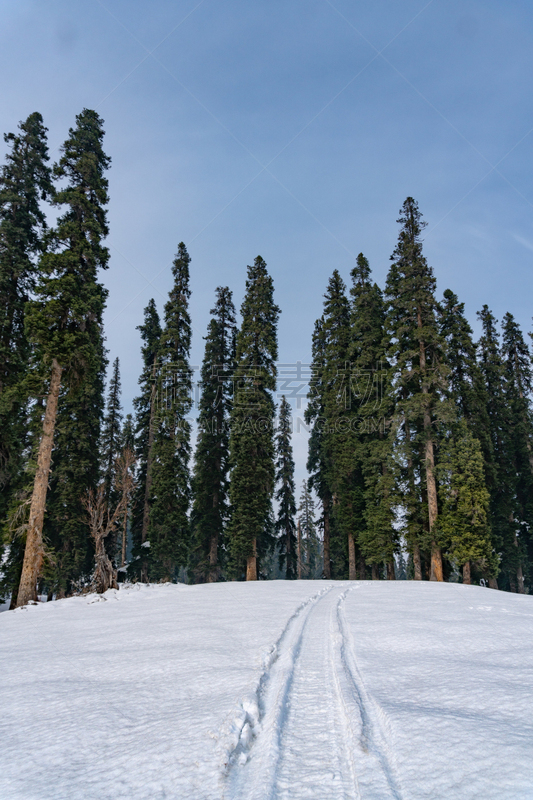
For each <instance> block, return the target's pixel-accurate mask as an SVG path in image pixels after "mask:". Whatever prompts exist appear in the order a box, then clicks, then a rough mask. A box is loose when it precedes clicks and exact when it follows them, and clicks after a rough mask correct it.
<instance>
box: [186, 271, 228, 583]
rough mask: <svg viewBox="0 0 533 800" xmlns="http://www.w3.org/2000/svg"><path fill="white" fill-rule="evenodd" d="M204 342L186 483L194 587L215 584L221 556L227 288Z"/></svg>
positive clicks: (225, 507)
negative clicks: (192, 459)
mask: <svg viewBox="0 0 533 800" xmlns="http://www.w3.org/2000/svg"><path fill="white" fill-rule="evenodd" d="M211 314H212V315H213V317H212V319H211V320H210V322H209V327H208V331H207V336H206V337H205V355H204V360H203V363H202V371H201V388H202V394H201V397H200V403H199V415H198V441H197V445H196V452H195V463H194V474H193V480H192V489H193V506H192V516H191V529H192V542H191V555H190V560H189V563H190V567H191V571H192V574H193V576H194V580H195V581H196V582H198V583H204V582H210V583H212V582H215V581H217V580H218V578H219V576H220V574H221V568H222V565H223V559H224V555H225V541H224V536H225V528H226V525H227V520H228V514H229V507H228V470H229V419H230V414H231V406H232V396H233V369H234V362H235V335H236V326H235V306H234V305H233V299H232V293H231V292H230V290H229V289H228V287H227V286H223V287H222V286H219V287H218V288H217V290H216V303H215V307H214V308H213V309H212V310H211Z"/></svg>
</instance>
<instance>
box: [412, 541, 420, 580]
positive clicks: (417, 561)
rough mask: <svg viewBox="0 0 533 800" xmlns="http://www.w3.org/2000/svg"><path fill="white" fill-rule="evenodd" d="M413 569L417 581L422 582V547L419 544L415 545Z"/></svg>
mask: <svg viewBox="0 0 533 800" xmlns="http://www.w3.org/2000/svg"><path fill="white" fill-rule="evenodd" d="M413 567H414V570H415V581H421V580H422V559H421V558H420V547H419V546H418V543H415V544H414V545H413Z"/></svg>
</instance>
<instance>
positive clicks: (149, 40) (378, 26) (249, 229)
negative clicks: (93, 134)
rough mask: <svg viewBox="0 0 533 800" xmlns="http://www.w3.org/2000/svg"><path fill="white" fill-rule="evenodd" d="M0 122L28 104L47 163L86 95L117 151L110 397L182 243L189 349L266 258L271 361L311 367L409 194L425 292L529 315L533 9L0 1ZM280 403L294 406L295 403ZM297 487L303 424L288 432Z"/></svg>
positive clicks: (464, 2) (126, 388)
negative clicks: (333, 288) (221, 295)
mask: <svg viewBox="0 0 533 800" xmlns="http://www.w3.org/2000/svg"><path fill="white" fill-rule="evenodd" d="M0 11H1V25H0V64H1V68H0V96H1V97H2V103H1V107H0V131H12V130H15V129H16V126H17V124H18V122H19V120H21V119H24V118H26V117H27V115H28V114H29V113H31V112H32V111H40V112H41V113H42V115H43V117H44V121H45V124H46V125H47V127H48V128H49V141H50V149H51V153H52V158H53V159H54V158H57V156H58V147H59V145H60V144H61V143H62V141H64V139H65V138H66V136H67V132H68V128H69V127H70V126H71V125H73V124H74V120H75V115H76V114H77V113H79V111H81V109H82V108H83V107H87V108H93V109H96V110H97V111H98V113H99V114H100V115H101V116H102V117H103V118H104V120H105V129H106V140H105V150H106V152H107V153H108V154H109V155H110V156H111V158H112V161H113V163H112V168H111V170H110V173H109V180H110V195H111V202H110V208H109V220H110V228H111V233H110V237H109V240H108V244H109V247H110V250H111V262H110V269H109V271H108V272H107V273H106V275H105V278H104V280H105V283H106V285H107V286H108V288H109V301H108V308H107V312H106V318H105V322H106V336H107V346H108V348H109V357H110V359H113V358H115V356H117V355H118V356H119V357H120V361H121V367H122V382H123V400H124V405H125V407H126V409H127V410H128V409H129V408H130V407H131V399H132V397H133V396H134V395H135V393H136V391H137V378H138V374H139V371H140V367H141V362H140V353H139V346H140V340H139V337H138V332H137V331H136V329H135V328H136V326H137V325H139V324H140V323H141V322H142V318H143V308H144V307H145V306H146V304H147V302H148V300H149V299H150V297H154V298H155V300H156V302H157V304H158V307H159V309H160V311H161V312H162V310H163V305H164V302H165V300H166V295H167V292H168V290H169V288H170V286H171V273H170V264H171V261H172V258H173V255H174V253H175V251H176V246H177V243H178V242H179V241H181V240H183V241H184V242H185V243H186V245H187V247H188V249H189V253H190V254H191V257H192V265H191V267H192V276H191V279H192V280H191V282H192V298H191V312H192V320H193V326H194V338H193V357H192V361H193V364H196V365H199V364H200V361H201V358H202V354H203V342H202V336H203V335H205V330H206V326H207V322H208V318H209V310H210V308H211V307H212V304H213V297H214V289H215V287H216V286H217V285H228V286H230V288H232V289H233V291H234V296H235V301H236V304H237V306H239V305H240V303H241V300H242V295H243V290H244V282H245V278H246V265H247V264H251V263H252V261H253V258H254V257H255V256H256V255H258V254H260V255H261V256H263V258H264V259H265V260H266V261H267V263H268V267H269V270H270V272H271V274H272V275H273V277H274V282H275V288H276V300H277V302H278V304H279V305H280V306H281V309H282V315H281V319H280V327H279V345H280V361H281V362H284V363H287V364H290V363H295V362H297V361H301V362H303V363H308V362H309V359H310V346H311V333H312V329H313V323H314V321H315V319H316V318H317V316H319V315H320V312H321V305H322V294H323V292H324V289H325V286H326V283H327V280H328V278H329V276H330V275H331V272H332V270H333V269H334V268H338V269H339V270H340V272H341V274H342V275H343V277H344V279H345V280H346V281H349V273H350V270H351V268H352V266H353V263H354V259H355V257H356V255H357V254H358V253H359V252H360V251H362V252H364V253H365V255H366V256H367V257H368V258H369V260H370V265H371V267H372V270H373V273H374V277H375V279H376V280H377V281H378V283H379V284H380V285H381V286H383V285H384V281H385V277H386V273H387V269H388V263H389V256H390V254H391V252H392V250H393V248H394V245H395V241H396V237H397V230H398V226H397V224H396V219H397V217H398V210H399V208H400V206H401V204H402V202H403V200H404V199H405V197H406V196H407V195H412V196H413V197H415V198H416V199H417V200H418V202H419V204H420V208H421V210H422V212H423V214H424V217H425V219H426V220H427V222H428V228H427V230H426V233H425V252H426V255H427V257H428V260H429V262H430V264H431V265H432V266H433V267H434V269H435V274H436V277H437V282H438V290H439V295H440V294H441V293H442V291H444V290H445V289H446V288H451V289H453V290H454V291H455V292H456V293H457V294H458V295H459V298H460V299H461V300H463V301H464V302H465V303H466V311H467V315H468V317H469V319H470V321H471V323H472V324H473V325H474V327H475V329H476V331H477V330H478V328H477V324H476V311H477V310H479V309H480V308H481V306H482V305H483V303H487V304H488V305H489V306H490V307H491V308H492V310H493V311H494V313H495V315H496V316H497V318H498V319H501V318H502V316H503V314H504V313H505V312H506V311H511V312H512V313H514V314H515V316H516V318H517V320H518V321H519V323H520V324H521V325H522V327H523V329H524V330H525V331H528V330H531V328H532V325H531V315H532V314H533V302H532V294H533V293H532V289H533V272H532V269H531V266H532V260H533V230H532V219H533V190H532V177H533V162H532V157H531V156H532V148H533V113H532V111H533V108H532V107H533V93H532V91H531V89H532V82H533V80H532V76H533V5H532V4H531V3H528V2H526V1H525V0H510V1H509V0H507V1H506V2H503V1H500V2H495V1H494V0H484V2H481V1H478V2H476V1H473V0H461V2H459V0H447V2H444V0H431V1H430V2H424V0H416V2H415V0H373V2H372V3H368V2H367V3H363V2H360V1H359V2H349V0H332V1H330V0H307V2H301V1H300V2H293V1H292V0H283V2H282V1H281V0H268V2H265V0H255V2H250V0H249V1H248V2H243V0H225V2H223V3H222V2H215V0H173V2H170V1H169V0H151V2H139V0H128V1H126V0H103V2H100V0H70V1H69V2H67V1H66V0H49V1H48V2H37V0H35V1H34V2H32V1H31V0H2V2H1V3H0ZM295 411H296V414H297V415H298V413H299V415H300V416H302V411H301V410H300V411H299V412H298V410H297V409H295ZM294 444H295V450H296V458H297V466H298V471H297V478H298V481H300V480H301V478H302V477H303V476H304V465H305V449H306V442H305V436H303V435H300V436H295V437H294Z"/></svg>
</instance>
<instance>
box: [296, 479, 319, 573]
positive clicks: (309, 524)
mask: <svg viewBox="0 0 533 800" xmlns="http://www.w3.org/2000/svg"><path fill="white" fill-rule="evenodd" d="M298 514H299V516H298V532H299V540H298V545H299V547H298V578H309V579H311V580H313V579H315V578H319V577H320V576H321V574H322V571H323V563H322V553H321V547H320V540H319V538H318V535H317V531H316V522H315V501H314V500H313V495H312V492H311V489H310V487H309V482H308V481H303V482H302V492H301V494H300V505H299V506H298Z"/></svg>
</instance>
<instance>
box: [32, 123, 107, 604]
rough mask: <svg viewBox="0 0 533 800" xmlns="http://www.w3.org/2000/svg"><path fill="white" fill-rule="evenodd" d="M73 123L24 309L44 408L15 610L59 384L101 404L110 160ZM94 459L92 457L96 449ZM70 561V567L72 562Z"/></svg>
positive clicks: (36, 550)
mask: <svg viewBox="0 0 533 800" xmlns="http://www.w3.org/2000/svg"><path fill="white" fill-rule="evenodd" d="M76 121H77V125H76V128H75V129H70V131H69V138H68V139H67V141H66V142H65V144H64V145H63V147H62V156H61V158H60V160H59V162H58V164H56V165H55V167H54V173H55V175H56V176H57V177H58V178H64V177H66V178H68V185H67V186H66V188H64V189H63V190H61V191H60V192H59V193H58V194H57V197H56V200H55V203H56V204H57V205H66V206H67V210H66V211H65V213H64V214H63V215H62V216H60V218H59V219H58V222H57V225H56V228H55V230H54V231H53V235H52V237H51V241H50V244H49V248H50V249H49V251H48V252H47V253H45V254H44V255H43V257H42V258H41V261H40V277H39V281H38V284H37V287H36V299H35V300H34V301H31V302H30V303H29V310H28V313H27V318H26V319H27V328H28V332H29V336H30V340H31V341H32V343H33V345H34V348H35V351H34V359H35V363H36V372H38V371H40V374H41V375H42V377H43V379H44V382H45V394H46V395H47V401H46V409H45V414H44V420H43V423H42V426H43V427H42V436H41V440H40V444H39V452H38V458H37V469H36V474H35V483H34V488H33V495H32V500H31V506H30V515H29V524H28V531H27V537H26V547H25V553H24V565H23V569H22V576H21V580H20V587H19V592H18V598H17V605H19V606H20V605H24V604H25V603H27V602H28V601H30V600H32V599H34V598H35V596H36V588H37V579H38V578H39V576H40V574H41V571H42V564H43V544H42V530H43V521H44V514H45V503H46V495H47V488H48V478H49V472H50V464H51V456H52V448H53V445H54V429H55V425H56V418H57V406H58V401H59V395H60V392H61V385H62V382H64V385H65V386H68V388H69V392H70V391H72V393H73V395H75V394H76V393H84V394H85V396H86V397H87V396H89V397H90V399H91V401H92V402H93V407H94V406H97V404H98V403H97V401H98V399H99V398H96V397H91V396H90V393H88V392H87V387H88V386H91V385H92V386H94V385H95V383H96V382H97V381H98V376H99V375H100V374H101V373H102V372H103V370H102V366H103V365H102V362H103V342H102V314H103V309H104V303H105V298H106V291H105V289H104V288H103V287H102V286H101V285H100V284H99V283H98V282H97V272H98V269H99V268H102V269H105V268H106V267H107V262H108V258H109V253H108V250H107V248H105V247H104V246H103V245H102V239H103V238H104V237H105V236H106V235H107V232H108V229H107V220H106V211H105V205H106V204H107V201H108V195H107V186H108V183H107V179H106V178H105V177H104V171H105V169H106V168H107V167H109V164H110V160H109V158H108V157H107V156H106V155H105V153H104V152H103V150H102V139H103V136H104V132H103V128H102V120H101V119H100V118H99V116H98V115H97V114H96V112H94V111H90V110H87V109H85V110H84V111H83V112H82V113H81V114H79V115H78V116H77V118H76ZM100 417H101V411H100V410H99V409H98V408H96V409H95V412H94V414H93V418H92V419H90V420H86V422H88V423H89V424H90V423H93V424H92V427H93V429H95V430H94V434H95V435H96V436H98V434H99V424H98V423H99V421H100ZM95 422H96V425H95V424H94V423H95ZM94 458H95V459H96V460H97V458H98V452H97V449H96V447H95V450H94ZM83 488H84V486H83V484H80V485H76V490H77V491H79V496H81V495H82V493H83ZM61 536H62V538H63V545H64V550H65V551H68V550H69V549H70V551H72V550H73V549H74V544H73V543H72V542H68V540H67V539H66V537H65V533H64V531H61ZM85 538H88V537H85ZM76 544H77V543H76ZM85 549H87V548H85ZM73 560H74V562H76V558H74V559H73ZM71 575H72V573H71ZM68 577H69V578H70V577H71V576H68Z"/></svg>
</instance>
